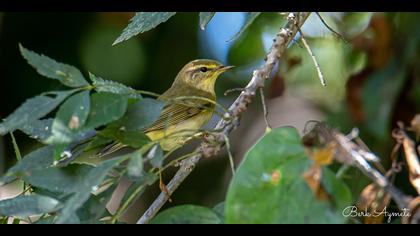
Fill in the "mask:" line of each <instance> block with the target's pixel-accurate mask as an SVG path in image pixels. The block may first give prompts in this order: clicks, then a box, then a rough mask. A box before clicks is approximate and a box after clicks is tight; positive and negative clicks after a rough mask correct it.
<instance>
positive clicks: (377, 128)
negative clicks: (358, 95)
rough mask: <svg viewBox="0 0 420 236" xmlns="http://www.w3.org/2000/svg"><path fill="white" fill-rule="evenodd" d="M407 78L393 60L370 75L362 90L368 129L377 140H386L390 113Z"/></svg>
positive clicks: (404, 72)
mask: <svg viewBox="0 0 420 236" xmlns="http://www.w3.org/2000/svg"><path fill="white" fill-rule="evenodd" d="M406 78H407V76H406V71H405V69H404V66H403V65H402V64H401V61H398V60H393V61H391V62H390V63H389V65H388V66H387V67H385V68H384V69H383V70H380V71H377V72H375V73H374V74H372V75H371V76H370V77H369V79H368V81H367V82H366V83H365V85H364V87H363V90H362V103H363V110H364V114H365V120H366V129H368V130H369V131H370V132H371V133H372V134H373V135H374V136H375V137H376V138H377V139H381V140H385V139H386V138H388V136H389V133H390V129H391V123H390V122H391V120H390V119H391V113H392V111H393V109H394V104H395V102H396V99H397V98H398V95H399V94H400V91H401V89H402V86H403V85H404V81H405V79H406Z"/></svg>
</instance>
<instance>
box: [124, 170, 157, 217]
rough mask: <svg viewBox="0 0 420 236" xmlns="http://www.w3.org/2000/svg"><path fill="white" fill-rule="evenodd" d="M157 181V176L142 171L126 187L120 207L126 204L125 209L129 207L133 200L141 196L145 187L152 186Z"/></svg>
mask: <svg viewBox="0 0 420 236" xmlns="http://www.w3.org/2000/svg"><path fill="white" fill-rule="evenodd" d="M157 179H158V177H157V175H155V174H152V173H147V172H144V171H143V174H142V175H141V177H139V178H136V179H135V181H134V182H133V183H132V184H131V185H130V187H128V189H127V191H126V192H125V194H124V197H123V198H122V200H121V203H120V205H123V204H126V205H127V206H126V209H128V208H129V207H130V205H131V204H133V203H134V202H135V200H136V199H137V198H138V197H140V196H141V194H142V193H143V192H144V190H145V188H146V186H147V185H152V184H153V183H154V182H155V181H156V180H157Z"/></svg>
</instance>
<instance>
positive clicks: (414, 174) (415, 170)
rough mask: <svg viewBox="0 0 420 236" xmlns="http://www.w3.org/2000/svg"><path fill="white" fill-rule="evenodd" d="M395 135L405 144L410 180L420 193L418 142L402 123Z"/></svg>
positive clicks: (398, 140)
mask: <svg viewBox="0 0 420 236" xmlns="http://www.w3.org/2000/svg"><path fill="white" fill-rule="evenodd" d="M393 136H394V138H395V139H396V140H397V142H399V143H401V144H402V146H403V149H404V156H405V160H406V162H407V166H408V172H409V178H410V182H411V184H412V185H413V187H414V188H415V189H416V190H417V193H418V194H419V195H420V162H419V157H418V154H417V152H416V144H415V143H414V141H413V140H412V139H411V138H410V137H409V136H408V135H407V133H406V132H405V131H404V128H403V127H402V124H400V128H399V129H398V130H395V131H394V132H393Z"/></svg>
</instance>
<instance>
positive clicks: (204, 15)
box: [200, 12, 216, 30]
mask: <svg viewBox="0 0 420 236" xmlns="http://www.w3.org/2000/svg"><path fill="white" fill-rule="evenodd" d="M214 14H216V12H200V28H201V29H202V30H204V29H205V28H206V26H207V24H208V23H209V22H210V20H211V18H213V16H214Z"/></svg>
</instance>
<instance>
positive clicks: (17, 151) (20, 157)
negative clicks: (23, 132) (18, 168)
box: [10, 132, 22, 161]
mask: <svg viewBox="0 0 420 236" xmlns="http://www.w3.org/2000/svg"><path fill="white" fill-rule="evenodd" d="M10 136H12V143H13V149H14V150H15V155H16V160H18V161H20V160H21V159H22V155H21V154H20V150H19V146H18V145H17V142H16V139H15V136H14V135H13V132H10Z"/></svg>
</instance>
